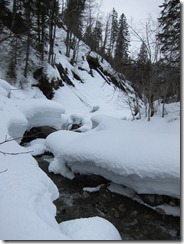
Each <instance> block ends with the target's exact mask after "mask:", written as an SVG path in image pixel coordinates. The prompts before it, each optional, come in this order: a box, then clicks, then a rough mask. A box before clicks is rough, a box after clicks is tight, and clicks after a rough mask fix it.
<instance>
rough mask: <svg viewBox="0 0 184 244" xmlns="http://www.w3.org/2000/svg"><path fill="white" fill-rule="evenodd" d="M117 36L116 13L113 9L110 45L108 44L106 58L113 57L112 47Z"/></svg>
mask: <svg viewBox="0 0 184 244" xmlns="http://www.w3.org/2000/svg"><path fill="white" fill-rule="evenodd" d="M117 36H118V13H117V11H116V10H115V9H114V8H113V10H112V21H111V31H110V43H109V51H108V56H109V57H113V54H114V46H115V42H116V39H117Z"/></svg>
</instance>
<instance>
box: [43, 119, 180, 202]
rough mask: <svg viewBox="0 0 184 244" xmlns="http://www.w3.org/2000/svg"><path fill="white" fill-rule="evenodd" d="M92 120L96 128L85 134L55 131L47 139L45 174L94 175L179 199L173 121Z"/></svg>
mask: <svg viewBox="0 0 184 244" xmlns="http://www.w3.org/2000/svg"><path fill="white" fill-rule="evenodd" d="M92 119H93V121H94V122H95V123H96V124H98V123H99V124H98V126H97V127H96V128H94V129H93V130H91V131H89V132H86V133H79V134H76V132H72V131H59V132H55V133H53V134H51V135H50V136H48V137H47V139H46V146H47V147H48V149H49V150H50V151H52V152H53V153H54V155H55V159H54V161H53V162H51V164H50V166H49V169H50V171H53V172H54V173H60V174H62V175H64V176H65V177H68V176H67V175H68V174H69V173H70V171H69V170H71V171H72V172H74V173H78V172H80V173H81V174H97V175H101V176H103V177H105V178H107V179H109V180H111V181H112V182H114V183H117V184H121V185H125V186H127V187H129V188H131V189H133V190H134V191H136V192H137V193H139V194H147V193H149V194H163V195H169V196H172V197H176V198H179V197H180V139H179V138H180V133H179V126H180V123H179V121H173V122H172V123H169V122H167V121H164V122H163V123H160V124H158V121H157V119H156V120H154V119H153V121H152V122H150V123H148V122H147V121H142V122H140V121H134V122H130V121H124V120H120V119H117V118H112V119H110V118H109V119H108V117H107V116H105V117H103V116H96V118H95V116H94V117H93V118H92ZM150 126H151V128H150ZM59 141H60V142H61V141H62V142H61V143H58V142H59ZM60 162H62V164H60ZM56 165H57V167H56ZM64 165H65V166H66V167H65V168H66V169H67V174H66V172H64V171H63V167H64ZM60 166H61V168H60ZM72 172H71V173H70V175H71V174H72ZM73 177H74V175H73Z"/></svg>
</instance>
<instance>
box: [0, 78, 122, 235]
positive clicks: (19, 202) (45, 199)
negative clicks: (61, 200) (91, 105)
mask: <svg viewBox="0 0 184 244" xmlns="http://www.w3.org/2000/svg"><path fill="white" fill-rule="evenodd" d="M63 112H64V109H63V107H62V106H61V105H60V104H58V103H56V102H53V101H49V100H47V99H45V97H44V96H43V95H42V94H41V93H40V92H39V91H38V90H37V89H30V90H29V92H28V91H18V90H16V89H15V87H13V86H10V85H9V84H8V83H7V82H6V81H4V80H1V79H0V118H1V119H0V186H1V187H0V239H1V240H78V239H79V240H80V239H82V238H84V236H85V238H86V239H90V240H91V239H92V240H105V239H106V240H120V239H121V237H120V235H119V233H118V231H117V230H116V228H115V227H114V226H113V225H112V224H111V223H110V222H109V221H107V220H105V219H102V218H88V219H82V220H75V221H70V222H63V223H62V224H61V225H60V226H59V225H58V223H57V222H56V219H55V215H56V207H55V205H54V204H53V201H54V200H55V199H57V198H58V197H59V192H58V189H57V187H56V186H55V184H54V183H53V182H52V181H51V180H50V178H49V177H48V176H47V175H46V174H45V173H44V172H43V171H42V170H41V169H40V168H39V167H38V164H37V162H36V161H35V159H34V158H33V157H32V156H31V154H30V151H29V150H27V149H25V148H24V147H21V146H20V145H19V144H18V143H17V142H20V137H22V135H23V133H24V132H25V130H26V129H28V128H32V127H33V126H42V125H50V126H52V127H55V128H57V129H58V128H61V120H60V118H61V115H62V113H63ZM13 138H15V139H16V140H14V139H13ZM16 141H17V142H16ZM94 223H95V228H96V229H94V228H93V225H94ZM93 231H95V233H94V235H93V234H92V233H93Z"/></svg>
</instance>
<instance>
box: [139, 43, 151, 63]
mask: <svg viewBox="0 0 184 244" xmlns="http://www.w3.org/2000/svg"><path fill="white" fill-rule="evenodd" d="M148 60H149V58H148V50H147V47H146V44H145V43H144V42H142V44H141V47H140V52H139V54H138V58H137V61H138V63H140V64H147V63H148Z"/></svg>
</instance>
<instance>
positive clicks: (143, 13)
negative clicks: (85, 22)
mask: <svg viewBox="0 0 184 244" xmlns="http://www.w3.org/2000/svg"><path fill="white" fill-rule="evenodd" d="M96 2H98V3H100V2H101V3H102V7H101V9H102V11H103V12H110V11H111V10H112V9H113V7H114V8H115V9H116V11H117V12H118V14H119V16H120V15H121V14H122V13H124V14H125V16H126V18H127V20H128V21H130V20H131V18H133V22H136V23H139V22H140V21H141V22H142V21H144V20H146V19H147V18H148V17H149V15H151V16H152V17H153V19H155V20H156V18H157V17H158V16H159V13H160V11H161V8H159V7H158V6H159V5H161V4H162V3H163V2H164V0H96Z"/></svg>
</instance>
